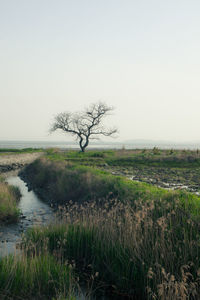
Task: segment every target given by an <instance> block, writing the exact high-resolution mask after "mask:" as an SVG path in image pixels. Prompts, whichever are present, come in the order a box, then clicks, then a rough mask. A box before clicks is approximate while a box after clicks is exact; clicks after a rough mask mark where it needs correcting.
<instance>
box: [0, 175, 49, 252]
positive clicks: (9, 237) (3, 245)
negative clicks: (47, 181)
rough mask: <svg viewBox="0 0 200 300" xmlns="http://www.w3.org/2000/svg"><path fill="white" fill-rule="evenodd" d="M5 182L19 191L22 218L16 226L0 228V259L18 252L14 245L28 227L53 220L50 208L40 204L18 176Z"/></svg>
mask: <svg viewBox="0 0 200 300" xmlns="http://www.w3.org/2000/svg"><path fill="white" fill-rule="evenodd" d="M6 181H7V182H8V183H9V184H11V185H15V186H17V187H18V188H19V189H20V192H21V194H22V197H21V199H20V201H19V204H18V207H19V209H20V210H21V213H22V216H21V218H20V221H19V222H18V223H17V224H9V225H5V226H2V227H0V257H1V256H5V255H7V254H11V253H17V252H18V251H19V250H17V247H16V245H17V243H18V242H20V239H21V234H22V233H23V232H24V231H26V230H27V228H28V227H32V226H34V225H45V224H48V223H49V222H51V221H52V220H53V218H54V213H53V210H52V209H51V207H49V205H47V204H46V203H44V202H42V201H41V200H40V199H39V198H38V197H37V196H36V194H35V193H34V192H33V191H29V190H28V188H27V186H26V184H25V182H24V181H23V180H21V179H20V177H19V176H12V177H8V178H7V179H6Z"/></svg>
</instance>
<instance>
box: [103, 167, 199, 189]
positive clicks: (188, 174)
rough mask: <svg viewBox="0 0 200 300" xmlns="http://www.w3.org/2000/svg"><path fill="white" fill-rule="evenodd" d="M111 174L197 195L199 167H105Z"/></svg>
mask: <svg viewBox="0 0 200 300" xmlns="http://www.w3.org/2000/svg"><path fill="white" fill-rule="evenodd" d="M104 169H105V170H106V171H108V172H110V173H112V174H113V175H120V176H125V177H127V178H129V179H131V180H134V181H140V182H146V183H149V184H152V185H155V186H158V187H162V188H165V189H172V190H177V189H178V190H182V189H184V190H187V191H189V192H192V193H195V194H197V195H199V193H200V168H158V167H143V168H139V167H130V168H128V167H107V168H104Z"/></svg>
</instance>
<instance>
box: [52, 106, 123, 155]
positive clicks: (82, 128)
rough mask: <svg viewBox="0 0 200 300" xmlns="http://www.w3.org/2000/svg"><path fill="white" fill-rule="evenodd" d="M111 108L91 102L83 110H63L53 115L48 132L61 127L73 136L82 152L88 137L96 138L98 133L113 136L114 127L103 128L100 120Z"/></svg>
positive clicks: (88, 139)
mask: <svg viewBox="0 0 200 300" xmlns="http://www.w3.org/2000/svg"><path fill="white" fill-rule="evenodd" d="M112 110H113V107H109V106H107V105H106V104H104V103H102V102H98V103H93V104H91V105H90V106H89V107H88V108H86V109H85V110H84V111H83V112H80V113H70V112H63V113H60V114H58V115H57V116H56V117H55V120H54V123H53V125H52V127H51V129H50V132H53V131H56V130H57V129H61V130H62V131H64V132H67V133H70V134H71V135H73V136H75V137H76V139H77V140H78V142H79V146H80V149H81V151H82V152H84V151H85V148H86V147H87V146H88V145H89V141H90V139H98V137H99V136H100V135H104V136H113V135H114V134H115V133H116V132H117V129H116V128H111V129H105V128H104V126H103V125H102V120H103V118H104V117H105V116H107V115H109V113H110V112H111V111H112Z"/></svg>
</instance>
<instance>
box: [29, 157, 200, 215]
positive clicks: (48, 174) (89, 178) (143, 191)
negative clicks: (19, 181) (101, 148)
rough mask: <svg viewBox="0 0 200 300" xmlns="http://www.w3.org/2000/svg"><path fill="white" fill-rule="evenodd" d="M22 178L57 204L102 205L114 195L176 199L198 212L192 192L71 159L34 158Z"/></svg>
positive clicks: (132, 198)
mask: <svg viewBox="0 0 200 300" xmlns="http://www.w3.org/2000/svg"><path fill="white" fill-rule="evenodd" d="M25 178H26V179H28V181H29V182H31V186H32V188H33V189H34V188H35V189H36V192H39V193H40V196H44V195H45V198H46V199H47V200H50V201H49V202H52V203H54V204H57V205H59V204H60V205H66V204H68V203H69V201H73V202H78V203H80V204H82V203H84V202H90V201H94V200H96V201H97V202H98V204H99V205H102V204H103V203H104V201H105V200H106V199H108V200H112V199H117V200H119V201H120V202H124V203H127V202H129V203H130V204H131V205H133V203H134V202H135V201H138V200H141V199H142V200H143V201H144V202H145V201H147V200H148V201H150V200H155V199H162V200H163V201H165V200H167V201H168V202H170V201H171V202H175V201H176V200H177V199H179V200H180V201H179V203H180V205H181V206H182V207H185V208H187V210H188V213H190V214H192V215H196V216H198V215H199V214H200V200H199V197H198V196H196V195H194V194H192V193H188V192H185V191H168V190H164V189H162V188H157V187H155V186H152V185H150V184H147V183H142V182H135V181H131V180H128V179H127V178H125V177H120V176H113V175H112V174H110V173H108V172H105V171H102V170H98V169H96V168H93V167H88V166H84V165H77V164H72V163H71V162H63V161H51V160H49V159H46V158H41V159H38V160H36V161H34V162H33V163H31V164H30V165H28V166H27V167H26V168H25Z"/></svg>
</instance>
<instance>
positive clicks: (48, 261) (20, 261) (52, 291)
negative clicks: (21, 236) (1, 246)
mask: <svg viewBox="0 0 200 300" xmlns="http://www.w3.org/2000/svg"><path fill="white" fill-rule="evenodd" d="M72 282H73V280H72V271H71V268H70V267H69V266H66V265H64V264H61V263H59V262H58V261H56V260H55V258H54V257H53V256H50V255H48V254H46V255H44V256H37V257H27V256H26V255H25V254H24V255H22V256H21V257H20V258H19V257H16V256H8V257H5V258H1V259H0V298H1V299H51V298H52V297H53V296H56V298H54V299H59V295H61V294H62V295H63V299H70V298H67V296H68V295H69V294H70V293H71V289H72ZM71 299H72V298H71Z"/></svg>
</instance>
